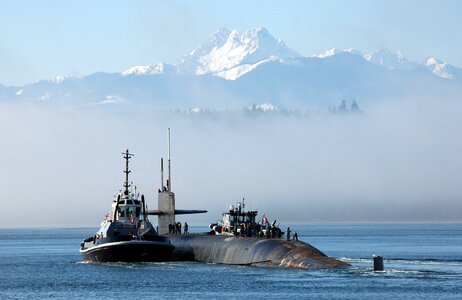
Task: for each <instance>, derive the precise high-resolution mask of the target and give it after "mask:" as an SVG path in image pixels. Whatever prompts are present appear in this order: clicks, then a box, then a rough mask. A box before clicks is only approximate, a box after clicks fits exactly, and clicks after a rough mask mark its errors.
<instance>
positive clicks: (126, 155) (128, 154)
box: [122, 149, 135, 195]
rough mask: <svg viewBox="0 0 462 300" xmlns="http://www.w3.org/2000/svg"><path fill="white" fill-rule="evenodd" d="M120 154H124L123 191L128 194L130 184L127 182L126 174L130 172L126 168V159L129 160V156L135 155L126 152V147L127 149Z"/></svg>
mask: <svg viewBox="0 0 462 300" xmlns="http://www.w3.org/2000/svg"><path fill="white" fill-rule="evenodd" d="M122 154H124V158H125V171H124V173H125V182H124V188H125V191H124V194H125V195H128V188H129V187H130V184H129V183H128V174H129V173H130V172H131V171H130V170H129V169H128V160H129V159H130V158H132V156H135V155H133V154H130V153H129V152H128V149H127V151H125V152H122Z"/></svg>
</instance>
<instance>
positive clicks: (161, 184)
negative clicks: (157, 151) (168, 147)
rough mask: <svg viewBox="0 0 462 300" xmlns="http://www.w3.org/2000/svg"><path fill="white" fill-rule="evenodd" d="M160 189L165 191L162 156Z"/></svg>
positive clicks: (161, 159) (161, 160)
mask: <svg viewBox="0 0 462 300" xmlns="http://www.w3.org/2000/svg"><path fill="white" fill-rule="evenodd" d="M160 191H161V192H164V159H163V158H162V157H161V158H160Z"/></svg>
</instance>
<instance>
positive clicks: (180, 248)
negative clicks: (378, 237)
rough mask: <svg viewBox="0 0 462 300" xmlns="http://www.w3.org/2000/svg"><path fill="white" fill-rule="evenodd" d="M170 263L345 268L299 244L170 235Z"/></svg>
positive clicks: (213, 236) (314, 249) (313, 248)
mask: <svg viewBox="0 0 462 300" xmlns="http://www.w3.org/2000/svg"><path fill="white" fill-rule="evenodd" d="M169 238H170V241H171V243H172V244H173V245H174V246H175V250H174V251H173V254H172V260H177V261H198V262H207V263H219V264H230V265H256V266H282V267H298V268H305V269H328V268H337V267H348V266H350V265H349V264H348V263H345V262H342V261H339V260H336V259H334V258H330V257H328V256H326V255H325V254H324V253H322V252H321V251H319V250H318V249H316V248H315V247H313V246H311V245H310V244H308V243H305V242H302V241H298V242H297V241H286V240H285V239H269V238H256V237H234V236H226V235H207V234H204V235H195V234H191V235H169Z"/></svg>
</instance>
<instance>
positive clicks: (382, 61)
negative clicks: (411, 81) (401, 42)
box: [364, 49, 417, 71]
mask: <svg viewBox="0 0 462 300" xmlns="http://www.w3.org/2000/svg"><path fill="white" fill-rule="evenodd" d="M364 59H366V60H367V61H369V62H371V63H374V64H378V65H381V66H383V67H385V68H388V69H391V70H405V71H408V70H411V69H413V68H415V67H416V66H417V63H414V62H411V61H409V60H408V59H407V58H406V57H405V56H404V54H403V53H401V51H396V52H391V51H388V50H385V49H380V50H377V51H375V52H373V53H371V54H366V55H364Z"/></svg>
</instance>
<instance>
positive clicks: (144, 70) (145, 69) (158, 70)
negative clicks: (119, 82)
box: [122, 63, 177, 76]
mask: <svg viewBox="0 0 462 300" xmlns="http://www.w3.org/2000/svg"><path fill="white" fill-rule="evenodd" d="M176 71H177V68H176V67H175V66H173V65H170V64H165V63H158V64H156V65H144V66H141V65H139V66H133V67H130V68H128V69H127V70H125V71H123V72H122V75H123V76H129V75H161V74H166V73H175V72H176Z"/></svg>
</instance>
